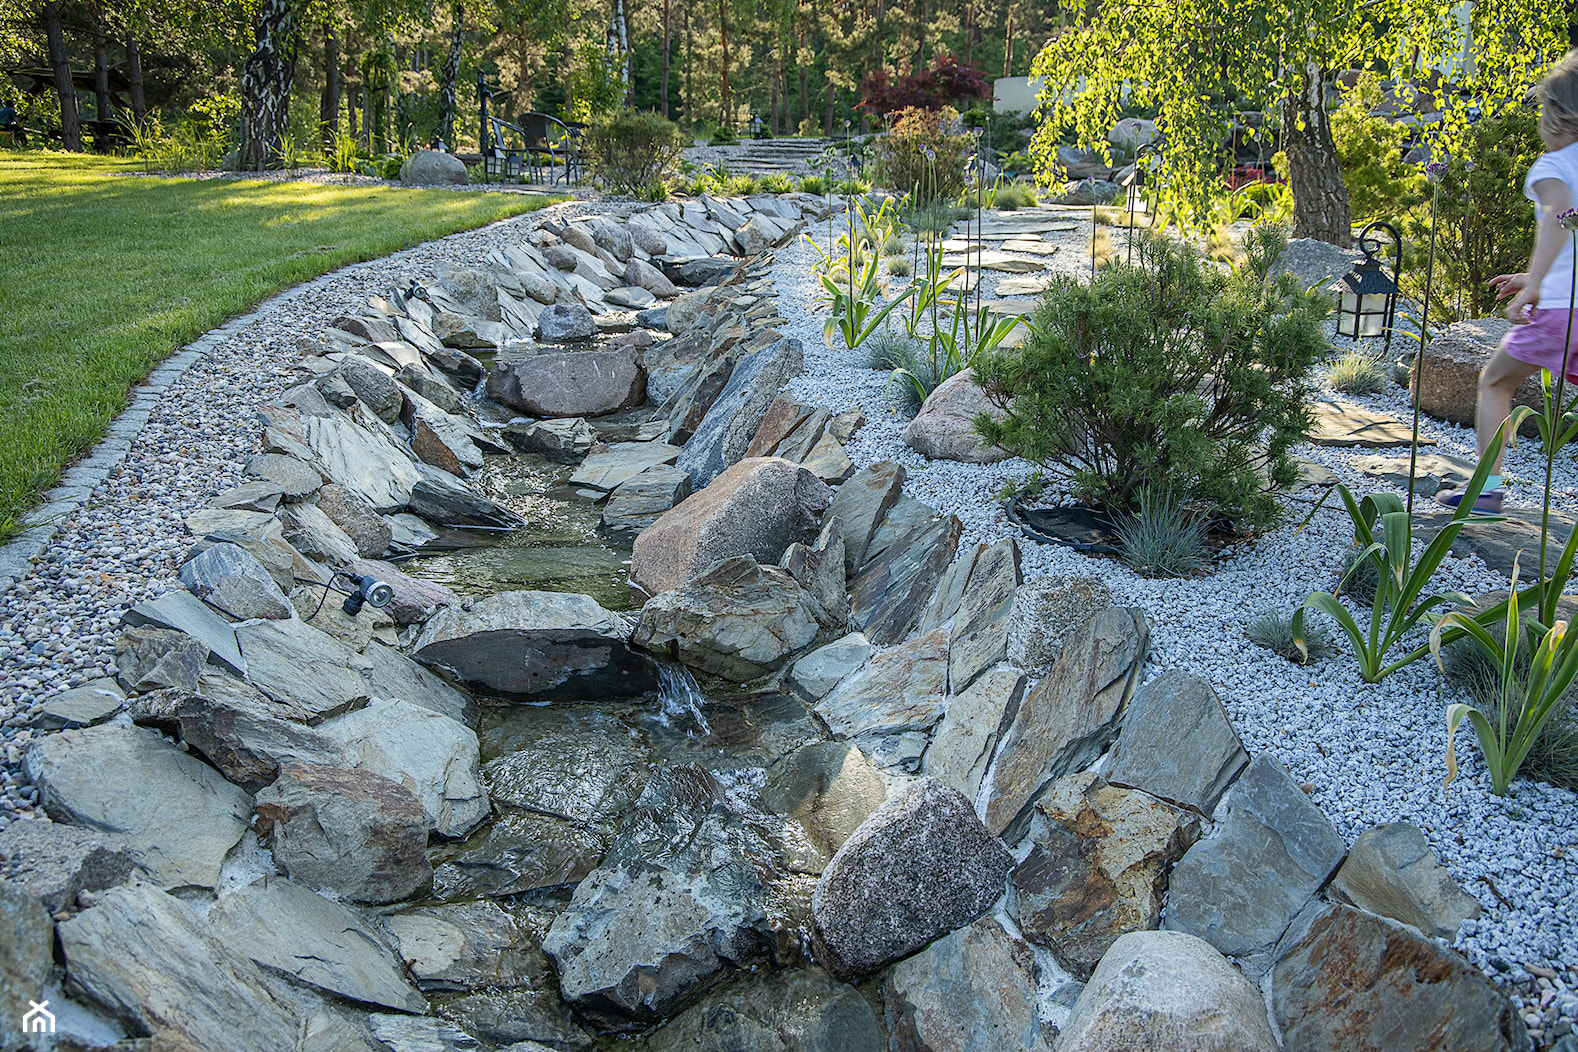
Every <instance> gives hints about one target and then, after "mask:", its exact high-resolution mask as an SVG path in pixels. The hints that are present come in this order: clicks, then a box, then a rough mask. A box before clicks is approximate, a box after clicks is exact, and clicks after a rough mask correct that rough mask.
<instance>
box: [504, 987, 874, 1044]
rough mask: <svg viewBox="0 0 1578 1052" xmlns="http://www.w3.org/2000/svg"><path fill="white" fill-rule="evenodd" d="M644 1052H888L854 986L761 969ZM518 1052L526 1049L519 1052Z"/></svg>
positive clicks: (706, 999) (690, 1011) (688, 1013)
mask: <svg viewBox="0 0 1578 1052" xmlns="http://www.w3.org/2000/svg"><path fill="white" fill-rule="evenodd" d="M645 1047H646V1049H647V1050H648V1052H693V1050H695V1049H718V1050H722V1049H733V1050H738V1052H887V1049H888V1045H887V1043H886V1042H885V1041H884V1040H883V1035H882V1026H881V1024H880V1023H879V1022H878V1021H877V1016H876V1013H875V1012H873V1011H872V1009H871V1005H870V1004H869V1003H867V1001H866V999H865V998H864V997H862V996H861V995H860V992H859V991H857V990H856V989H855V988H854V987H852V986H848V985H846V984H844V983H840V982H836V981H835V980H833V979H832V978H831V977H829V976H828V974H827V973H826V972H824V971H822V969H820V968H818V967H816V966H815V965H811V966H809V967H802V968H795V969H793V970H790V971H778V970H769V969H763V970H761V971H759V972H755V973H752V974H749V975H745V976H742V977H741V979H740V981H738V982H735V983H731V984H728V985H725V986H719V987H718V988H717V989H715V990H711V991H709V992H708V993H707V994H706V995H704V996H703V997H702V999H701V1000H700V1001H698V1002H697V1003H696V1004H694V1005H692V1006H691V1007H690V1008H687V1009H686V1010H685V1011H683V1012H681V1013H680V1014H679V1015H677V1016H675V1017H674V1018H673V1019H671V1020H670V1021H669V1022H668V1023H667V1024H665V1025H664V1026H663V1028H662V1029H660V1030H657V1031H656V1032H654V1033H653V1034H652V1035H651V1036H650V1037H648V1038H647V1039H646V1042H645ZM523 1052H524V1050H523Z"/></svg>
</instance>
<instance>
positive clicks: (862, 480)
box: [828, 460, 907, 577]
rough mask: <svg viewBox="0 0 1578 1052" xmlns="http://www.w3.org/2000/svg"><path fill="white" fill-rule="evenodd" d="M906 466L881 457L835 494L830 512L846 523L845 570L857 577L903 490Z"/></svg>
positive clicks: (848, 574)
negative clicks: (874, 540) (883, 521)
mask: <svg viewBox="0 0 1578 1052" xmlns="http://www.w3.org/2000/svg"><path fill="white" fill-rule="evenodd" d="M906 474H907V473H906V472H905V469H904V465H902V464H899V463H897V462H895V461H892V460H879V461H877V462H876V463H875V464H871V465H868V466H867V467H864V468H862V469H861V470H859V471H857V472H856V473H855V474H854V475H852V476H850V478H849V479H848V480H846V481H845V482H844V483H843V484H842V485H840V486H839V487H838V491H837V492H836V493H835V494H834V495H833V502H832V504H831V506H830V507H829V508H828V514H830V515H836V516H838V517H839V519H841V520H842V521H843V523H844V571H845V574H846V575H847V576H848V577H854V576H855V575H856V574H858V573H859V572H860V571H861V569H862V568H864V566H865V565H866V550H867V549H868V548H869V547H870V546H871V538H872V535H873V534H875V533H876V532H877V527H878V526H880V525H881V524H882V520H883V518H884V517H885V516H886V515H887V513H888V510H889V509H890V508H892V507H893V505H894V504H896V503H897V502H898V499H899V497H900V496H901V495H902V493H903V489H904V479H905V477H906Z"/></svg>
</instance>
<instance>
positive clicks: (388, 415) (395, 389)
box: [337, 354, 402, 424]
mask: <svg viewBox="0 0 1578 1052" xmlns="http://www.w3.org/2000/svg"><path fill="white" fill-rule="evenodd" d="M337 372H338V373H339V375H340V376H341V377H343V378H344V380H345V383H346V385H347V386H349V387H350V389H351V390H352V391H354V392H356V397H357V398H358V399H359V400H360V401H361V403H362V404H363V405H365V406H366V407H367V408H368V409H371V410H372V412H373V415H374V416H376V417H377V418H378V419H380V420H382V421H383V422H384V423H386V424H392V423H394V422H395V421H396V420H398V419H400V406H401V401H402V399H401V395H400V385H399V384H398V383H396V382H395V379H394V377H392V376H390V375H389V373H388V372H386V371H385V370H384V369H381V368H379V367H378V365H377V364H376V363H375V362H373V360H372V359H370V358H365V357H363V356H361V355H359V354H348V355H346V356H345V358H344V359H343V360H342V361H341V362H340V365H339V368H338V370H337Z"/></svg>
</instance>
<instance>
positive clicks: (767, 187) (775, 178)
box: [756, 172, 794, 194]
mask: <svg viewBox="0 0 1578 1052" xmlns="http://www.w3.org/2000/svg"><path fill="white" fill-rule="evenodd" d="M756 182H757V185H758V186H760V187H761V189H762V192H763V193H766V194H787V193H789V192H791V191H792V190H794V183H793V182H792V181H790V179H789V177H788V176H787V175H784V174H783V173H782V172H774V173H772V174H771V175H764V176H762V177H761V178H760V179H758V180H757V181H756Z"/></svg>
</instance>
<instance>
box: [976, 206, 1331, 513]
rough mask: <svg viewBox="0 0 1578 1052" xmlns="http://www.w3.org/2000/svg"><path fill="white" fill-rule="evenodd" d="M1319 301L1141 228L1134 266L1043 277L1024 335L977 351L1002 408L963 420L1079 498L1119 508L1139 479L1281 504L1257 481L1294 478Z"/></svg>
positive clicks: (1178, 490) (1267, 506)
mask: <svg viewBox="0 0 1578 1052" xmlns="http://www.w3.org/2000/svg"><path fill="white" fill-rule="evenodd" d="M1325 315H1326V302H1325V300H1324V299H1323V298H1322V297H1319V296H1312V295H1310V294H1308V293H1306V292H1304V291H1303V290H1302V289H1300V288H1299V287H1298V284H1297V282H1296V281H1295V280H1293V279H1292V277H1291V276H1290V275H1281V276H1279V277H1277V278H1276V279H1274V280H1268V281H1264V282H1262V281H1259V280H1256V279H1255V278H1253V277H1252V276H1250V275H1247V274H1245V273H1243V272H1225V271H1224V270H1223V269H1222V268H1220V267H1217V266H1215V265H1214V264H1211V263H1209V262H1207V261H1206V260H1204V259H1202V258H1201V256H1200V254H1199V253H1198V252H1197V251H1196V250H1194V249H1192V248H1190V247H1188V246H1186V245H1182V244H1179V243H1177V242H1175V241H1173V240H1171V239H1167V238H1162V237H1156V236H1152V235H1149V234H1147V233H1144V232H1141V233H1140V234H1139V235H1138V236H1137V239H1136V244H1135V262H1134V264H1133V265H1129V264H1126V263H1123V262H1121V261H1114V262H1112V263H1110V264H1108V265H1107V266H1105V267H1104V268H1102V269H1101V270H1099V271H1098V272H1097V273H1096V275H1095V276H1094V277H1093V278H1092V279H1091V280H1090V281H1089V282H1082V281H1079V280H1077V279H1075V278H1074V277H1072V276H1067V275H1065V276H1060V277H1056V278H1054V279H1053V282H1052V285H1051V287H1050V288H1049V289H1048V291H1047V293H1046V294H1045V296H1044V297H1043V299H1042V301H1041V303H1040V305H1039V306H1038V307H1037V309H1036V311H1035V314H1034V315H1033V318H1032V322H1033V327H1032V329H1031V333H1030V335H1029V337H1028V338H1027V339H1026V340H1025V341H1024V344H1023V346H1022V347H1018V348H1011V349H1001V350H999V351H996V352H993V353H991V354H986V355H983V356H982V357H981V360H980V361H978V362H977V363H976V364H975V377H976V381H977V382H978V383H980V384H981V385H982V386H983V388H984V389H985V391H986V396H987V398H988V399H989V400H990V401H991V402H992V403H993V404H994V405H996V406H997V407H998V408H999V409H1001V410H1002V411H1003V414H1004V416H1003V419H1002V420H1000V421H992V420H989V419H984V418H983V419H980V420H978V421H977V427H978V428H979V429H980V431H981V434H982V436H983V437H984V438H986V439H987V440H988V441H989V442H991V443H992V444H994V445H1000V446H1002V447H1004V448H1005V449H1010V450H1014V451H1016V452H1018V453H1019V454H1020V455H1022V456H1025V457H1026V458H1027V459H1029V460H1032V461H1034V462H1035V463H1037V464H1040V465H1042V466H1043V467H1047V468H1049V469H1050V468H1057V469H1060V470H1061V471H1062V472H1064V473H1065V475H1066V476H1067V477H1068V479H1069V482H1070V484H1071V486H1072V488H1073V490H1074V492H1075V493H1076V495H1077V496H1079V497H1080V498H1081V499H1082V500H1085V501H1087V502H1089V503H1093V504H1098V505H1106V506H1110V507H1115V508H1125V509H1126V508H1131V507H1133V506H1134V503H1135V500H1136V498H1137V496H1138V494H1139V492H1140V491H1141V490H1142V489H1144V488H1147V487H1150V488H1155V489H1159V490H1161V491H1162V492H1167V493H1172V494H1174V495H1175V496H1176V497H1177V498H1178V499H1179V500H1182V501H1185V502H1186V503H1188V504H1189V505H1190V506H1192V507H1196V508H1200V509H1202V510H1203V511H1205V512H1206V513H1207V514H1210V515H1213V516H1223V517H1226V518H1229V519H1232V520H1235V521H1236V522H1240V523H1244V524H1248V525H1251V526H1260V525H1265V524H1268V523H1271V522H1274V521H1276V520H1277V519H1278V518H1279V517H1280V515H1281V514H1282V510H1281V506H1280V505H1279V504H1278V502H1277V500H1276V498H1275V496H1274V494H1273V493H1272V492H1271V487H1272V486H1281V487H1286V486H1290V485H1292V484H1293V482H1294V481H1295V480H1296V478H1297V477H1298V469H1297V467H1296V465H1295V464H1294V462H1293V457H1292V448H1293V446H1294V445H1296V444H1297V443H1298V442H1300V441H1302V440H1303V437H1304V435H1305V434H1306V433H1307V431H1308V429H1309V426H1310V417H1309V410H1308V407H1307V406H1306V400H1305V396H1306V393H1307V377H1308V374H1309V371H1310V369H1311V367H1312V366H1313V365H1314V363H1315V362H1316V361H1317V360H1318V359H1319V358H1320V357H1321V356H1322V355H1323V354H1324V353H1325V351H1326V346H1327V345H1326V337H1325V333H1324V331H1323V323H1324V318H1325ZM1268 481H1269V483H1270V486H1268V484H1267V483H1268Z"/></svg>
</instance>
